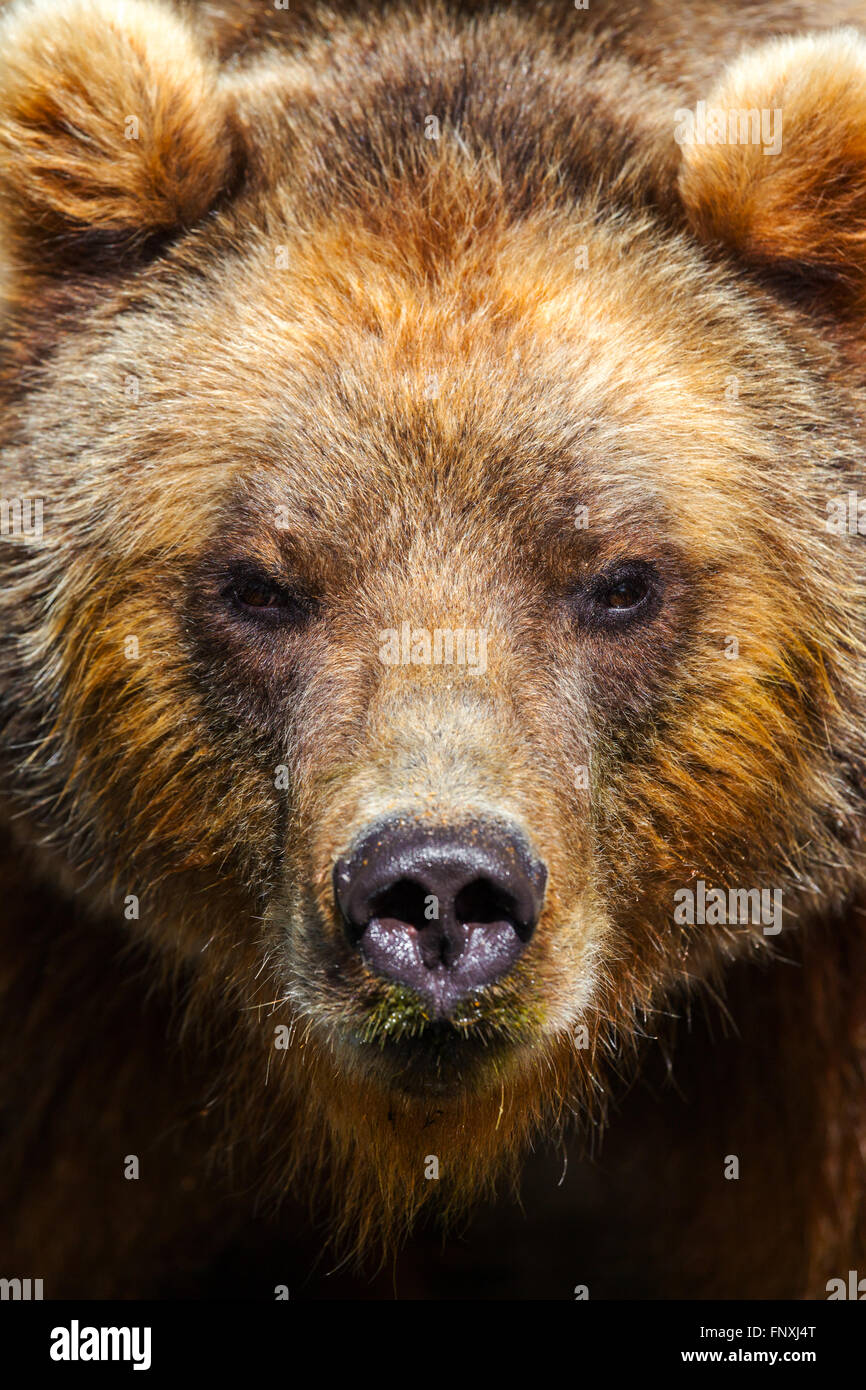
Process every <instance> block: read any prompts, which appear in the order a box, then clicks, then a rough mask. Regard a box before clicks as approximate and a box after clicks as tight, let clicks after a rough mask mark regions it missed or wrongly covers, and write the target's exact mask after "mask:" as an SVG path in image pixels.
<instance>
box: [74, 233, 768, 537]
mask: <svg viewBox="0 0 866 1390" xmlns="http://www.w3.org/2000/svg"><path fill="white" fill-rule="evenodd" d="M202 235H203V236H204V235H207V234H205V233H203V234H202ZM210 236H211V239H212V244H211V256H210V261H209V262H208V261H207V260H205V261H204V265H205V267H206V269H205V271H204V272H203V271H202V270H201V262H200V264H199V271H198V273H197V274H196V276H194V277H193V276H189V275H188V274H187V270H188V262H189V258H190V257H191V256H195V255H196V254H197V252H196V248H195V244H194V242H193V244H192V245H191V246H186V247H184V248H182V249H181V250H180V251H179V252H178V254H177V255H176V256H174V257H170V258H169V260H168V261H167V263H166V264H165V265H162V266H159V267H157V268H155V270H154V272H153V277H152V278H153V284H152V287H145V288H144V289H143V288H142V287H141V286H140V285H139V286H136V288H135V291H134V293H130V294H129V295H128V296H127V297H126V302H125V303H123V304H121V305H120V306H119V311H116V312H114V313H113V314H112V315H110V316H106V315H104V314H99V315H98V316H97V319H96V322H95V330H94V332H93V335H92V336H89V335H88V334H87V333H86V332H85V334H84V336H83V339H81V340H79V339H78V338H76V340H75V341H74V342H73V343H72V344H70V346H69V349H68V354H67V357H68V361H69V377H70V391H71V395H70V398H69V399H70V401H72V402H74V401H75V399H76V393H77V388H76V387H75V385H74V382H73V380H72V378H73V376H74V374H75V371H76V367H77V363H78V360H79V358H80V355H81V354H82V353H83V352H85V351H86V352H87V355H88V362H89V370H88V374H87V376H88V380H90V381H91V382H93V381H103V380H104V379H105V378H106V377H108V376H114V378H115V380H116V379H117V378H118V376H119V377H120V378H121V379H124V378H125V377H126V376H127V375H131V376H132V377H133V378H134V379H135V380H136V382H138V383H139V387H140V390H139V391H138V395H137V400H136V403H135V405H134V407H130V406H129V404H128V403H127V402H124V401H123V400H122V399H121V398H120V393H118V392H114V393H111V392H104V391H103V392H102V393H101V394H100V397H99V399H98V400H96V401H94V400H91V401H90V403H89V404H90V406H91V411H92V414H91V420H92V425H91V428H94V427H95V429H94V441H93V447H94V448H95V449H96V451H97V452H98V451H99V450H104V451H105V453H106V456H107V455H108V451H109V450H113V451H114V452H115V453H117V452H118V451H119V452H120V457H119V458H115V459H114V460H113V467H114V468H115V469H116V470H117V471H118V472H119V473H120V475H121V476H122V479H123V504H124V506H125V507H127V508H128V509H129V510H130V511H134V510H135V507H136V505H137V503H138V502H142V503H143V502H145V501H146V500H147V499H148V497H151V496H152V495H153V493H154V492H157V493H158V492H159V490H160V488H161V486H162V484H163V481H164V480H163V479H161V477H160V466H159V465H160V460H166V459H169V458H170V460H171V478H172V488H173V489H174V490H175V491H176V492H178V493H180V492H181V491H184V490H185V492H186V495H187V498H188V500H189V501H193V500H195V501H196V502H197V503H198V504H199V505H205V504H206V503H207V502H211V503H214V504H215V503H216V502H218V501H219V502H222V503H224V504H225V505H229V504H231V503H236V504H238V511H245V512H246V514H247V515H248V516H249V517H250V518H251V519H252V518H254V517H255V516H256V515H258V516H259V517H260V518H264V517H267V516H272V515H273V514H274V513H275V510H276V508H278V507H283V508H287V509H288V512H289V515H290V517H297V518H298V519H299V521H300V523H301V524H302V525H303V526H304V527H305V528H306V529H307V530H310V528H311V527H314V526H315V525H316V524H317V521H316V519H317V518H318V519H319V520H321V521H323V522H324V523H325V524H328V525H333V526H338V525H348V526H349V527H351V526H352V525H353V520H354V519H355V518H357V517H358V513H359V509H361V512H362V513H363V514H362V515H361V517H360V519H361V521H362V523H363V524H365V525H366V519H367V518H368V517H369V516H370V515H375V514H376V513H377V512H386V511H387V512H390V511H393V510H394V508H395V507H400V506H404V507H406V508H408V509H410V510H411V509H414V513H415V522H416V524H417V525H419V526H422V527H423V525H424V523H425V520H428V521H431V522H432V521H433V520H439V521H441V519H442V518H443V516H448V515H450V516H451V517H452V518H453V519H456V520H458V521H459V518H460V516H461V515H462V516H464V517H465V516H467V515H473V516H474V517H475V518H476V519H477V517H478V516H479V515H483V514H485V513H486V514H488V515H490V516H492V517H495V518H497V519H498V521H499V523H500V524H503V525H506V524H508V522H509V518H511V517H512V515H513V519H514V521H515V522H519V521H520V519H521V517H526V516H527V515H532V516H534V517H535V518H536V522H535V524H536V525H537V526H541V523H542V519H543V518H547V519H549V520H551V521H556V520H557V518H560V519H561V520H563V521H565V522H568V521H571V522H572V523H573V513H574V509H575V507H576V506H578V505H585V506H587V507H589V508H591V510H592V512H593V521H594V522H596V523H597V522H601V521H603V520H606V521H607V522H608V524H609V525H610V526H612V527H613V526H616V525H618V524H621V523H622V522H623V521H624V520H627V519H630V522H631V524H633V525H635V524H637V523H638V521H640V520H641V519H642V520H643V521H644V522H647V523H649V524H651V525H654V526H655V527H656V528H657V529H658V528H660V527H664V529H665V531H666V533H667V534H670V532H671V530H672V529H675V528H676V525H677V517H680V518H681V520H682V528H683V532H684V534H687V533H688V528H689V526H690V525H691V523H692V522H693V520H694V516H693V515H690V509H693V508H695V507H697V508H698V509H699V510H700V509H706V508H707V507H708V506H711V505H712V504H713V503H714V501H718V502H719V504H720V505H721V504H722V503H723V505H724V506H725V508H726V509H727V510H728V512H730V511H731V509H736V507H737V504H738V493H737V485H738V483H739V482H740V481H742V482H743V483H744V484H745V482H746V480H747V472H748V469H751V468H754V467H756V466H760V463H761V461H762V459H764V460H765V461H769V444H768V440H767V431H766V430H765V429H763V428H762V417H761V412H760V410H756V409H755V408H754V404H752V405H749V403H748V402H746V403H745V404H744V403H743V402H742V401H741V400H740V401H737V402H735V403H731V402H730V401H729V400H728V399H727V398H726V383H728V382H729V380H730V378H731V376H732V374H734V373H735V372H736V370H738V369H739V362H740V361H741V360H742V357H743V355H744V353H745V352H747V351H748V327H749V325H748V312H747V311H746V310H745V308H744V305H743V304H742V303H740V302H739V301H738V300H737V298H736V296H731V297H730V302H728V301H726V299H725V296H724V295H722V296H721V297H720V298H717V299H716V301H715V302H714V303H713V305H712V317H710V315H709V314H708V313H707V312H706V311H705V307H704V303H703V299H702V297H701V296H700V295H695V294H694V293H693V292H692V290H693V286H692V284H691V281H690V276H691V274H692V272H693V268H692V266H691V264H690V261H689V256H688V253H687V252H686V251H685V250H684V249H683V248H681V247H677V246H676V245H673V247H665V248H663V249H662V250H661V251H660V250H659V248H658V247H657V246H656V245H654V244H652V243H651V242H650V241H647V242H646V243H644V242H643V241H642V240H641V239H640V238H639V237H637V238H633V240H632V243H631V244H630V245H628V247H627V254H623V250H622V247H621V245H620V244H619V240H618V235H617V234H616V233H614V232H610V233H605V232H601V233H600V232H599V231H597V230H596V231H595V233H594V234H590V233H589V231H588V230H587V228H586V226H585V225H584V226H582V225H581V224H580V222H579V219H577V220H574V221H572V222H566V221H564V220H563V221H562V222H561V223H559V224H556V225H555V226H554V227H551V226H550V225H545V226H544V227H539V226H532V225H531V224H527V223H523V224H520V225H516V226H506V227H504V228H501V229H499V230H498V231H497V232H496V234H495V235H488V236H487V237H486V238H481V237H479V238H478V239H477V240H476V243H475V244H474V245H473V246H472V248H471V249H470V250H469V252H468V253H467V254H466V255H465V256H464V257H463V258H462V259H460V260H459V261H455V262H454V263H453V264H452V265H451V266H450V267H449V268H447V269H445V270H440V271H439V272H437V274H436V275H432V276H431V275H429V274H428V275H423V274H421V273H420V270H419V267H418V266H417V265H416V266H413V265H409V266H406V265H402V266H398V264H397V260H396V258H395V252H394V247H393V246H384V247H383V245H382V243H381V240H380V239H379V238H377V237H375V236H373V235H372V234H371V232H370V230H369V228H365V227H363V226H356V227H354V228H352V227H347V226H346V225H345V224H344V223H342V222H341V223H340V224H339V225H337V226H331V225H329V224H328V223H325V224H324V225H323V227H322V229H321V231H320V232H319V233H318V234H316V235H313V236H303V237H299V236H297V235H295V237H294V239H290V238H289V235H288V233H287V231H286V230H284V229H277V230H276V231H273V230H272V231H271V233H270V234H269V235H264V234H263V233H261V232H259V233H255V232H254V231H250V232H249V233H248V235H247V237H246V240H245V242H244V243H243V245H242V247H241V248H239V249H237V250H235V252H234V253H233V254H226V253H225V252H224V251H223V250H221V247H222V246H224V244H225V240H226V236H225V232H224V231H223V230H221V229H220V228H217V229H216V231H214V232H211V233H210ZM581 236H585V237H586V247H587V252H588V255H589V256H590V257H591V258H592V259H593V261H594V262H595V264H596V267H597V270H596V273H594V274H593V275H587V274H585V273H584V272H582V271H581V270H580V269H578V268H576V265H575V248H576V246H578V245H579V244H581V243H580V242H579V238H580V237H581ZM599 269H600V271H601V273H599ZM157 304H158V306H159V312H158V313H155V312H154V306H155V305H157ZM744 321H745V324H746V330H747V331H746V332H744ZM83 344H85V345H86V346H83ZM744 344H745V346H744ZM58 362H59V365H60V367H61V369H62V368H63V365H64V354H63V353H62V352H61V354H60V355H59V358H58ZM783 369H784V364H782V365H781V366H780V364H779V363H777V362H771V363H770V370H769V372H765V377H766V378H768V379H769V380H768V395H769V394H770V388H771V387H772V384H773V376H774V374H775V375H778V374H779V372H780V371H782V370H783ZM79 403H80V402H79ZM71 408H73V409H74V404H73V406H72V407H71ZM101 416H105V417H106V418H105V429H104V430H103V431H101V433H102V434H103V435H104V438H100V437H99V436H100V429H99V426H100V424H101V419H100V417H101ZM124 453H125V454H126V458H125V459H124V457H123V454H124ZM142 459H146V460H147V464H146V466H145V467H142V466H141V464H142ZM746 500H747V499H745V497H744V504H745V501H746ZM241 504H243V505H241ZM749 505H750V506H751V507H752V509H753V510H754V500H753V499H752V501H751V502H750V503H749ZM692 534H693V532H692Z"/></svg>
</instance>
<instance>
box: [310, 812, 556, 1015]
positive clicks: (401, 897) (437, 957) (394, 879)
mask: <svg viewBox="0 0 866 1390" xmlns="http://www.w3.org/2000/svg"><path fill="white" fill-rule="evenodd" d="M546 883H547V870H546V868H545V866H544V865H543V864H542V863H541V862H540V861H539V860H538V859H537V858H536V856H535V855H534V854H533V853H532V852H531V850H530V849H529V846H528V845H527V844H526V842H525V840H524V838H523V836H522V835H521V834H520V832H519V831H518V830H517V829H516V828H515V827H513V826H509V825H505V824H499V823H494V822H487V821H473V822H470V823H467V824H464V825H461V826H428V825H419V824H417V823H414V822H412V821H408V820H405V819H402V818H395V819H391V820H389V821H386V822H384V823H383V824H380V825H378V826H377V827H375V828H374V829H372V830H370V831H367V832H366V833H364V834H363V835H362V837H361V839H360V840H359V841H358V842H356V845H355V847H354V849H353V850H352V852H351V853H350V855H349V856H348V857H346V858H341V859H338V860H337V863H336V864H335V866H334V871H333V884H334V896H335V899H336V903H337V908H338V910H339V913H340V916H341V917H342V920H343V922H344V924H345V929H346V932H347V934H348V937H349V940H350V942H351V943H352V945H353V946H355V947H356V948H357V949H358V950H359V952H360V954H361V956H362V958H363V959H364V961H365V963H366V964H367V966H368V967H369V968H370V969H371V970H372V971H373V972H374V973H376V974H377V975H381V976H383V977H385V978H386V979H388V980H392V981H394V982H396V983H398V984H401V985H404V986H406V987H408V988H409V989H411V990H413V991H414V992H415V993H416V994H417V995H419V996H420V997H421V999H423V1000H424V1002H425V1003H426V1004H427V1005H428V1006H429V1007H430V1009H431V1011H432V1014H433V1016H434V1017H436V1018H446V1017H447V1016H448V1015H449V1013H450V1012H451V1010H452V1009H453V1008H454V1006H455V1005H456V1004H458V1003H459V1002H460V1000H462V999H464V998H465V997H466V996H467V995H469V994H471V993H472V992H473V991H476V990H480V989H483V988H485V987H486V986H488V985H491V984H493V983H495V982H496V981H497V980H499V979H500V978H501V977H502V976H503V975H505V974H506V973H507V972H508V971H509V970H510V969H511V968H512V966H513V965H514V964H515V962H516V961H517V959H518V957H519V956H520V955H521V954H522V952H523V950H524V948H525V947H526V945H527V943H528V942H529V940H530V938H531V937H532V934H533V931H534V930H535V925H536V923H537V921H538V919H539V916H540V914H541V910H542V906H543V903H544V892H545V887H546Z"/></svg>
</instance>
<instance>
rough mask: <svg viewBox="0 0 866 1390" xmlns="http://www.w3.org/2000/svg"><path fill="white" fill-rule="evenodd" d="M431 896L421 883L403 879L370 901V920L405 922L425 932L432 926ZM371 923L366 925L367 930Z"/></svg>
mask: <svg viewBox="0 0 866 1390" xmlns="http://www.w3.org/2000/svg"><path fill="white" fill-rule="evenodd" d="M431 896H432V895H431V894H430V893H429V892H428V890H427V889H426V888H422V887H421V885H420V884H419V883H413V882H412V880H411V879H408V878H401V879H399V880H398V882H397V883H395V884H394V885H393V887H391V888H386V889H385V891H384V892H383V893H377V894H375V895H374V897H373V898H371V900H370V908H371V911H370V918H371V919H372V918H374V917H378V918H380V919H382V918H388V919H391V920H393V921H395V922H404V923H405V924H406V925H407V926H410V927H415V929H416V930H417V931H423V930H424V928H425V927H428V926H429V925H430V921H431V916H430V910H431V902H430V899H431ZM368 925H369V923H365V928H366V926H368Z"/></svg>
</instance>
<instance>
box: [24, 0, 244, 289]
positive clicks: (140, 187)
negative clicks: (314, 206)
mask: <svg viewBox="0 0 866 1390" xmlns="http://www.w3.org/2000/svg"><path fill="white" fill-rule="evenodd" d="M231 143H232V142H231V129H230V122H229V118H228V112H227V110H226V101H225V98H224V97H223V95H222V93H221V91H220V87H219V82H218V74H217V69H216V65H215V63H214V62H213V61H212V60H211V59H210V58H209V56H208V54H207V53H206V51H204V50H203V47H202V46H201V45H200V43H199V41H198V39H197V36H196V34H195V32H194V30H193V29H192V28H191V27H190V25H189V24H187V23H186V22H185V21H184V20H183V19H181V18H180V16H179V15H178V13H177V12H176V11H175V10H174V9H172V8H170V7H169V6H168V5H166V4H162V3H152V0H36V3H23V4H18V5H14V6H13V7H12V9H11V10H9V11H7V13H6V14H5V15H4V17H3V20H2V23H0V217H2V219H3V221H4V222H5V224H6V241H7V248H6V249H7V250H9V251H11V253H12V254H13V255H15V254H16V253H17V254H18V256H19V257H21V258H22V259H24V260H26V261H27V262H29V263H31V264H33V265H34V266H36V265H37V264H41V265H42V268H43V269H45V270H49V271H50V269H51V268H52V264H53V263H56V262H57V261H58V260H59V261H68V260H70V259H72V260H80V259H87V258H90V259H92V260H94V261H96V260H97V259H103V260H104V258H105V257H106V256H109V257H117V256H119V255H128V254H129V253H130V251H132V250H133V249H135V248H141V247H142V246H143V245H145V244H146V243H147V242H148V241H149V240H150V239H152V238H153V237H154V236H160V235H165V234H170V233H172V232H173V231H176V230H179V229H181V228H183V227H186V226H189V225H190V224H192V223H193V222H195V221H196V220H197V219H199V218H201V217H202V216H203V215H204V213H206V212H207V210H208V209H209V208H210V207H211V206H212V204H213V203H214V202H215V200H216V198H217V197H218V195H219V193H220V190H221V189H222V188H223V187H224V186H225V184H226V182H227V180H228V178H229V176H230V166H231V162H232V159H231ZM10 241H11V245H10V244H9V243H10Z"/></svg>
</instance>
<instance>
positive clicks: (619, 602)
mask: <svg viewBox="0 0 866 1390" xmlns="http://www.w3.org/2000/svg"><path fill="white" fill-rule="evenodd" d="M648 592H649V583H648V581H647V580H646V578H645V577H644V576H643V575H641V576H639V577H638V576H635V577H634V578H631V579H621V580H619V582H618V583H616V584H611V586H610V588H609V589H605V591H604V593H603V595H602V602H603V604H604V606H605V608H616V609H625V608H637V606H638V604H639V603H642V602H643V600H644V599H645V598H646V596H647V593H648Z"/></svg>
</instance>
